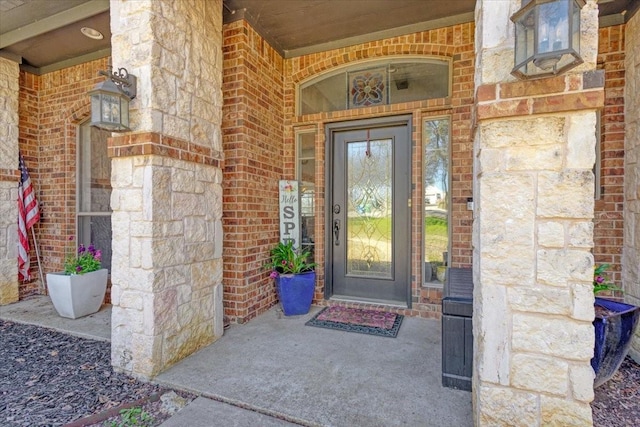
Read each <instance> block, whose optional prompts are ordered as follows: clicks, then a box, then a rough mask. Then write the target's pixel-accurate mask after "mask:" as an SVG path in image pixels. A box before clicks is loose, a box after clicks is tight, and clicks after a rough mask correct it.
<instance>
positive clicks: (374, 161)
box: [347, 139, 393, 278]
mask: <svg viewBox="0 0 640 427" xmlns="http://www.w3.org/2000/svg"><path fill="white" fill-rule="evenodd" d="M392 142H393V140H391V139H382V140H367V141H356V142H349V143H348V147H347V160H348V166H347V207H348V213H347V214H348V223H347V274H348V275H353V276H370V277H378V278H391V277H392V271H393V270H392V260H393V252H392V248H393V240H392V236H393V233H392V226H391V224H392V207H393V203H392V202H393V199H392V191H391V190H392V173H393V168H392V165H393V144H392Z"/></svg>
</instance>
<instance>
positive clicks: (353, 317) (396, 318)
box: [306, 306, 404, 338]
mask: <svg viewBox="0 0 640 427" xmlns="http://www.w3.org/2000/svg"><path fill="white" fill-rule="evenodd" d="M402 319H404V316H403V315H402V314H395V313H387V312H385V311H376V310H366V309H362V308H347V307H338V306H331V307H325V308H323V309H322V310H321V311H320V312H319V313H318V314H316V315H315V316H313V317H312V318H311V320H309V321H308V322H307V323H306V325H308V326H316V327H319V328H327V329H337V330H340V331H346V332H359V333H361V334H369V335H377V336H381V337H391V338H395V337H396V336H397V335H398V330H399V329H400V325H401V324H402Z"/></svg>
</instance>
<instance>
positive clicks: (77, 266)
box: [64, 236, 102, 275]
mask: <svg viewBox="0 0 640 427" xmlns="http://www.w3.org/2000/svg"><path fill="white" fill-rule="evenodd" d="M69 240H70V241H73V236H71V237H69ZM101 267H102V252H101V251H100V250H99V249H96V248H95V246H93V244H90V245H89V246H88V247H85V246H84V245H83V244H80V245H79V246H78V250H77V251H75V253H73V254H70V255H68V256H67V258H66V259H65V262H64V274H68V275H71V274H85V273H90V272H92V271H96V270H100V268H101Z"/></svg>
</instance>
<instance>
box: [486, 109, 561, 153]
mask: <svg viewBox="0 0 640 427" xmlns="http://www.w3.org/2000/svg"><path fill="white" fill-rule="evenodd" d="M565 120H566V119H565V118H564V117H561V116H560V117H558V116H552V117H533V118H526V119H514V120H499V121H492V122H489V123H486V124H483V125H482V127H481V128H480V138H481V141H482V145H483V147H491V148H505V147H522V148H528V147H531V146H538V145H548V144H551V145H556V144H564V143H565V138H566V137H565ZM531 135H535V136H536V137H535V139H532V138H531Z"/></svg>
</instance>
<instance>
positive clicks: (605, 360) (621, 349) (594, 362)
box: [591, 298, 640, 387]
mask: <svg viewBox="0 0 640 427" xmlns="http://www.w3.org/2000/svg"><path fill="white" fill-rule="evenodd" d="M595 305H596V306H600V307H602V308H604V309H606V310H608V311H609V312H610V313H607V314H598V312H597V311H596V318H595V320H594V321H593V326H594V328H595V334H596V342H595V348H594V352H593V359H591V367H592V368H593V371H594V372H595V373H596V378H595V380H594V382H593V386H594V387H598V386H599V385H601V384H604V383H605V382H607V381H608V380H609V379H610V378H611V377H612V376H613V374H615V373H616V371H617V370H618V368H619V367H620V364H621V363H622V361H623V360H624V358H625V356H626V355H627V352H628V351H629V346H630V345H631V337H633V331H634V329H635V328H636V326H637V324H638V318H639V317H640V307H636V306H634V305H629V304H625V303H622V302H617V301H611V300H607V299H602V298H596V303H595Z"/></svg>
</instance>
